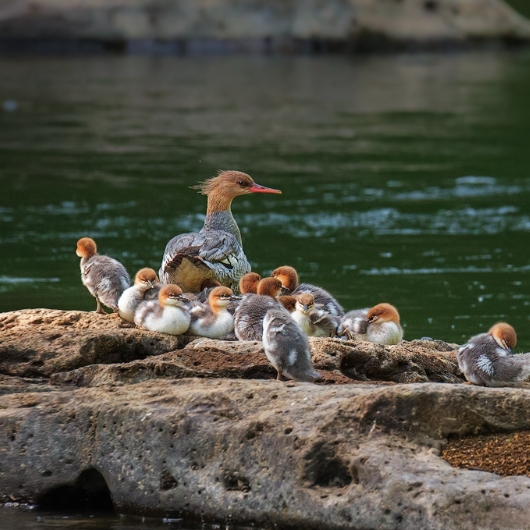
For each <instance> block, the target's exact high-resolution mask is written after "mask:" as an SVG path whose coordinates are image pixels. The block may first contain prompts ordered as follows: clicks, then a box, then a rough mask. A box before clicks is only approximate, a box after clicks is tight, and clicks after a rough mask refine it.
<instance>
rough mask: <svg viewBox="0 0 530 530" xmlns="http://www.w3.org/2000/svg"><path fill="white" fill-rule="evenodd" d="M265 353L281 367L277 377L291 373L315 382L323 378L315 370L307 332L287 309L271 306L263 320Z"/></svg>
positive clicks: (301, 378) (294, 377) (287, 375)
mask: <svg viewBox="0 0 530 530" xmlns="http://www.w3.org/2000/svg"><path fill="white" fill-rule="evenodd" d="M263 346H264V348H265V355H266V356H267V359H269V361H270V363H271V364H272V366H274V368H276V370H277V371H278V377H277V379H278V380H280V381H281V380H282V377H288V378H289V379H294V380H295V381H305V382H308V383H313V382H314V381H316V380H317V379H321V377H322V376H321V375H320V374H319V373H318V372H317V371H315V370H314V368H313V364H312V362H311V354H310V353H309V344H308V341H307V337H306V335H305V334H304V333H303V331H302V330H301V329H300V328H299V326H298V325H297V324H296V322H294V320H293V319H292V318H291V316H290V314H289V313H288V312H287V311H285V310H284V309H269V310H268V311H267V313H266V314H265V317H264V320H263Z"/></svg>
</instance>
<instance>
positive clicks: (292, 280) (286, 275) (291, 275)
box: [271, 265, 299, 291]
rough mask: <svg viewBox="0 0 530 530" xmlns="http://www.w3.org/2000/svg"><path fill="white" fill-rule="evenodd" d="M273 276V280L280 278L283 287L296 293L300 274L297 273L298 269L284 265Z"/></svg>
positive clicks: (275, 270)
mask: <svg viewBox="0 0 530 530" xmlns="http://www.w3.org/2000/svg"><path fill="white" fill-rule="evenodd" d="M271 276H272V277H273V278H278V279H279V280H280V281H281V282H282V285H283V287H285V288H286V289H288V290H289V291H294V290H295V289H296V286H297V285H298V283H299V281H298V273H297V272H296V269H295V268H294V267H291V266H290V265H282V266H281V267H278V268H277V269H274V270H273V271H272V274H271Z"/></svg>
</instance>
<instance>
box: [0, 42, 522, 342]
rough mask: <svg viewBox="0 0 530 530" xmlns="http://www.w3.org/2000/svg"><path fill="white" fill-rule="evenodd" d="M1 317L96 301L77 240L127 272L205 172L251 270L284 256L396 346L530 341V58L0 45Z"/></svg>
mask: <svg viewBox="0 0 530 530" xmlns="http://www.w3.org/2000/svg"><path fill="white" fill-rule="evenodd" d="M0 71H2V73H3V75H2V76H0V102H6V101H9V100H13V101H15V102H16V106H17V108H16V109H15V110H9V109H10V108H11V107H12V106H13V105H12V104H7V105H6V103H4V107H6V106H7V110H5V109H4V110H1V109H0V186H1V197H0V241H1V247H0V248H1V256H0V311H9V310H14V309H20V308H29V307H49V308H62V309H83V310H92V309H94V308H95V303H94V301H93V299H92V298H91V296H90V295H89V294H88V292H87V291H86V289H85V288H84V287H83V286H82V285H81V282H80V279H79V269H78V263H79V260H78V258H77V257H76V255H75V243H76V241H77V239H78V238H80V237H82V236H91V237H93V238H94V239H95V240H96V241H97V243H98V245H99V249H100V251H101V252H102V253H106V254H109V255H111V256H114V257H116V258H118V259H120V260H121V261H122V262H123V263H124V264H125V265H126V267H127V268H128V270H129V271H130V272H131V274H134V272H135V271H136V270H138V269H139V268H141V267H144V266H151V267H153V268H155V269H158V266H159V264H160V259H161V256H162V253H163V250H164V247H165V244H166V242H167V241H168V240H169V239H170V238H171V237H172V236H174V235H176V234H178V233H181V232H184V231H189V230H198V229H200V227H201V225H202V220H203V214H204V211H205V200H204V197H202V196H200V195H198V194H197V193H196V192H195V191H193V190H191V189H189V186H191V185H193V184H194V183H196V182H197V181H199V180H202V179H204V178H207V177H210V176H212V175H214V174H215V172H216V171H217V170H218V169H239V170H242V171H245V172H248V173H249V174H250V175H252V176H253V177H254V179H255V180H256V181H257V182H258V183H260V184H263V185H265V186H270V187H274V188H281V189H282V190H283V195H281V196H278V195H274V196H273V195H271V196H266V195H255V196H247V197H239V198H236V199H235V201H234V204H233V211H234V215H235V217H236V219H237V221H238V223H239V226H240V228H241V230H242V234H243V241H244V247H245V251H246V253H247V256H248V257H249V259H250V260H251V262H252V265H253V268H254V269H255V270H256V271H257V272H260V273H262V274H267V273H269V272H270V271H271V270H272V269H273V268H274V267H276V266H279V265H283V264H292V265H294V266H295V267H296V268H297V269H298V270H299V273H300V276H301V278H302V280H303V281H306V282H310V283H315V284H318V285H321V286H323V287H325V288H327V289H328V290H330V291H331V292H332V293H334V294H335V295H336V296H337V298H338V299H339V301H340V302H341V303H342V304H343V305H344V306H345V308H347V309H353V308H358V307H365V306H370V305H374V304H376V303H378V302H381V301H387V302H390V303H393V304H394V305H396V306H397V307H398V309H399V311H400V313H401V318H402V323H403V324H404V327H405V337H406V338H408V339H413V338H418V337H422V336H431V337H435V338H442V339H445V340H448V341H455V342H462V341H464V340H465V339H466V338H467V337H469V336H471V335H473V334H475V333H478V332H481V331H484V330H486V329H488V328H489V326H491V325H492V324H493V323H495V322H496V321H499V320H506V321H508V322H510V323H511V324H512V325H513V326H514V327H515V328H516V330H517V332H518V335H519V345H518V348H517V350H518V351H525V350H526V351H527V350H529V349H530V326H529V317H530V214H529V206H530V179H529V177H530V141H529V139H530V101H529V94H530V92H529V87H530V53H529V52H528V50H527V51H522V52H517V53H489V52H480V53H460V54H446V55H443V54H442V55H423V54H416V55H398V56H387V57H385V56H383V57H381V56H369V57H362V58H351V57H333V56H331V57H330V56H328V57H244V56H237V57H218V56H216V57H201V58H197V57H195V58H194V57H189V58H177V57H135V56H128V57H113V56H91V57H60V58H54V57H36V58H32V57H13V58H5V57H4V58H0Z"/></svg>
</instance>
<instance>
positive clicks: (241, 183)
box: [237, 180, 245, 186]
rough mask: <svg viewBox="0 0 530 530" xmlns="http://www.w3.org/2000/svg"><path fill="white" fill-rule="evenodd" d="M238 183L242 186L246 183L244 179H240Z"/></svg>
mask: <svg viewBox="0 0 530 530" xmlns="http://www.w3.org/2000/svg"><path fill="white" fill-rule="evenodd" d="M237 183H238V184H239V185H240V186H244V185H245V183H244V182H243V181H242V180H238V181H237Z"/></svg>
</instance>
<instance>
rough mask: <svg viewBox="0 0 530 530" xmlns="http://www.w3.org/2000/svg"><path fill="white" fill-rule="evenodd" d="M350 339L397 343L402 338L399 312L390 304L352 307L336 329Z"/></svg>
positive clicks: (377, 342)
mask: <svg viewBox="0 0 530 530" xmlns="http://www.w3.org/2000/svg"><path fill="white" fill-rule="evenodd" d="M337 334H338V335H347V336H348V337H349V338H351V339H355V340H365V341H368V342H375V343H376V344H388V345H392V344H398V343H399V342H401V340H402V339H403V328H402V327H401V324H400V323H399V313H398V311H397V309H396V308H395V307H394V306H393V305H391V304H386V303H382V304H377V305H375V306H374V307H372V308H370V309H354V310H353V311H349V312H348V313H346V314H345V315H344V317H343V319H342V321H341V323H340V326H339V328H338V330H337Z"/></svg>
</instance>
